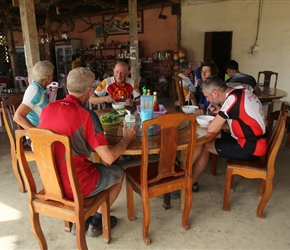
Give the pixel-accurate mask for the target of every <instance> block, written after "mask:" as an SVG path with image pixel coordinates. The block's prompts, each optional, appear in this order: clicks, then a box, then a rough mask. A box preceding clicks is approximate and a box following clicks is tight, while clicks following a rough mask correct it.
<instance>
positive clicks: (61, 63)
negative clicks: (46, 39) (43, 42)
mask: <svg viewBox="0 0 290 250" xmlns="http://www.w3.org/2000/svg"><path fill="white" fill-rule="evenodd" d="M80 48H81V40H79V39H71V40H59V41H56V42H55V60H56V70H57V77H58V78H60V74H64V75H67V74H68V72H69V71H70V70H71V59H72V55H73V54H75V53H76V51H77V50H78V49H80Z"/></svg>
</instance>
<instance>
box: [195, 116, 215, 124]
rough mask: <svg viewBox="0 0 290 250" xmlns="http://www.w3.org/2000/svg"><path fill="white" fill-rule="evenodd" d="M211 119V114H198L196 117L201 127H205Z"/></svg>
mask: <svg viewBox="0 0 290 250" xmlns="http://www.w3.org/2000/svg"><path fill="white" fill-rule="evenodd" d="M213 119H214V116H212V115H199V116H197V117H196V121H197V123H198V124H199V125H200V126H201V127H207V126H208V124H209V122H210V121H212V120H213Z"/></svg>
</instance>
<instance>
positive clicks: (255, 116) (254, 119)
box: [193, 76, 267, 191]
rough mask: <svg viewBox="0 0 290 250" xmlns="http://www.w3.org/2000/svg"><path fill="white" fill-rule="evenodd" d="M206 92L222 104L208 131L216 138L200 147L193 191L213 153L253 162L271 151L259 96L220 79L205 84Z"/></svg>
mask: <svg viewBox="0 0 290 250" xmlns="http://www.w3.org/2000/svg"><path fill="white" fill-rule="evenodd" d="M201 87H202V92H203V94H204V95H205V97H206V98H207V99H208V100H209V101H210V103H213V104H216V105H221V108H220V110H219V112H218V114H217V115H216V116H215V118H214V119H213V120H212V121H211V122H210V123H209V126H208V132H211V133H219V132H220V133H219V135H218V136H217V137H216V139H214V140H212V141H210V142H208V143H206V144H204V145H203V146H199V147H196V150H195V155H194V165H193V183H194V186H193V189H194V190H195V191H197V190H198V186H197V183H196V182H197V179H198V177H199V176H200V175H201V173H202V172H203V170H204V169H205V168H206V165H207V162H208V159H209V156H210V153H212V154H216V155H219V156H222V157H225V158H231V159H237V160H245V161H246V160H248V161H252V160H255V159H257V158H258V157H260V156H264V155H265V154H266V152H267V133H266V124H265V117H264V113H263V107H262V104H261V102H260V101H259V99H258V97H257V96H256V95H255V94H253V93H251V92H249V91H248V90H247V89H245V88H238V89H234V88H230V87H228V86H227V85H226V83H224V82H223V81H222V80H220V79H219V78H218V77H214V76H213V77H209V78H207V79H206V80H205V82H203V83H202V86H201Z"/></svg>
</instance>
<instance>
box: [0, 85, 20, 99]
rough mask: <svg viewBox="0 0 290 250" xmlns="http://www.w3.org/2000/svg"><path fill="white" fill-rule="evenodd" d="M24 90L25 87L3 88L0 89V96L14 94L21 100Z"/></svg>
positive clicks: (3, 97) (6, 96) (4, 97)
mask: <svg viewBox="0 0 290 250" xmlns="http://www.w3.org/2000/svg"><path fill="white" fill-rule="evenodd" d="M24 92H25V89H20V88H9V89H3V90H1V91H0V98H1V99H6V98H9V97H11V96H14V97H18V98H19V99H21V100H22V98H23V95H24Z"/></svg>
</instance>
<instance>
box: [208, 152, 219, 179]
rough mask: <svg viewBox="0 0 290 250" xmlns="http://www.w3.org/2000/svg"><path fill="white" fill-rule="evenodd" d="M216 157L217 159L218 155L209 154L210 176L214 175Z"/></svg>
mask: <svg viewBox="0 0 290 250" xmlns="http://www.w3.org/2000/svg"><path fill="white" fill-rule="evenodd" d="M217 159H218V155H215V154H211V168H210V173H211V175H212V176H215V175H216V167H217Z"/></svg>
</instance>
